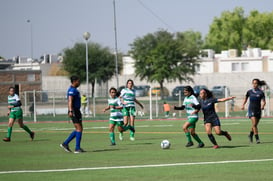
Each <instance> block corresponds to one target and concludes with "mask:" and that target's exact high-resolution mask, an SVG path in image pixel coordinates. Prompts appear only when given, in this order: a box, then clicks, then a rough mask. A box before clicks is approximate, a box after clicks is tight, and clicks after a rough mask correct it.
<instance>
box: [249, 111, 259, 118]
mask: <svg viewBox="0 0 273 181" xmlns="http://www.w3.org/2000/svg"><path fill="white" fill-rule="evenodd" d="M247 114H248V117H249V118H251V117H255V118H258V119H260V118H261V116H262V111H261V110H248V112H247Z"/></svg>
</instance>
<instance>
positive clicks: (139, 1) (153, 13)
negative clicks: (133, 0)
mask: <svg viewBox="0 0 273 181" xmlns="http://www.w3.org/2000/svg"><path fill="white" fill-rule="evenodd" d="M137 1H138V3H139V4H140V5H141V6H142V7H143V8H145V9H146V10H147V11H148V12H149V13H151V14H152V15H153V16H154V17H155V18H156V19H157V20H159V21H160V22H161V23H163V24H164V25H165V26H167V27H168V28H169V29H171V30H172V31H173V32H175V30H174V28H173V27H172V26H170V25H169V24H168V23H166V22H165V21H164V20H163V19H162V18H161V17H160V16H158V15H157V14H156V13H155V12H154V11H153V10H152V9H151V8H149V7H148V6H146V5H145V4H144V3H143V2H142V1H141V0H137Z"/></svg>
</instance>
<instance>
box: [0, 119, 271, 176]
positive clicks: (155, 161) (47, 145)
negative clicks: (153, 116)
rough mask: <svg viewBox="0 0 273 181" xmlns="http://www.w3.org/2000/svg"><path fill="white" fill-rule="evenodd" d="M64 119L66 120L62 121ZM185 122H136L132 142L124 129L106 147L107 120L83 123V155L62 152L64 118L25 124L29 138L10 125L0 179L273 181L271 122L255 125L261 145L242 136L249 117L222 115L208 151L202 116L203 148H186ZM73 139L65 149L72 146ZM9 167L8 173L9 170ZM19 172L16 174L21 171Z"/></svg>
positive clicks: (1, 130)
mask: <svg viewBox="0 0 273 181" xmlns="http://www.w3.org/2000/svg"><path fill="white" fill-rule="evenodd" d="M64 120H65V119H64ZM184 121H185V120H172V119H170V120H166V119H160V120H153V121H150V120H137V121H136V131H137V132H136V140H135V141H130V140H129V134H128V133H125V135H124V137H125V139H124V140H123V141H119V140H118V134H116V139H117V145H116V146H109V145H110V141H109V138H108V122H107V121H89V122H84V128H85V130H84V134H83V139H82V148H84V149H85V150H86V151H87V152H86V153H82V154H74V153H66V152H64V151H63V149H61V148H60V147H59V144H60V143H61V142H62V141H63V140H64V139H65V138H66V137H67V136H68V134H69V133H70V132H71V130H72V129H73V125H72V124H71V123H68V122H66V121H65V122H61V121H56V122H51V123H49V122H40V123H31V122H27V125H28V126H29V127H30V128H31V129H33V131H35V132H36V137H35V140H34V141H30V139H29V136H28V135H27V134H26V133H25V132H23V131H22V130H21V129H19V127H18V125H17V124H16V125H15V126H14V129H13V130H14V131H13V135H12V141H11V142H10V143H5V142H3V141H0V153H1V156H0V180H9V181H10V180H28V181H30V180H39V181H42V180H58V181H65V180H130V181H134V180H138V181H139V180H155V179H156V180H202V181H206V180H212V179H213V180H248V181H249V180H272V179H273V174H272V168H273V120H272V118H263V119H262V120H261V123H260V125H259V130H260V139H261V142H262V143H261V144H255V143H252V144H250V143H249V141H248V139H247V134H248V132H249V129H250V121H249V120H248V119H247V118H243V119H222V120H221V123H222V129H223V130H227V131H229V133H230V134H231V136H232V141H228V140H227V139H226V138H225V137H223V136H217V135H215V137H216V140H217V142H218V144H219V145H220V146H221V147H220V148H219V149H212V144H211V143H210V141H209V139H208V138H207V135H206V134H205V132H204V127H203V124H202V120H200V121H199V123H198V125H197V133H198V134H199V135H200V137H201V139H202V140H203V141H204V143H205V147H204V148H196V146H197V144H196V142H195V145H194V146H193V147H191V148H186V147H185V146H184V145H185V144H186V138H185V135H184V133H183V132H182V130H181V125H182V124H183V122H184ZM6 128H7V124H6V123H5V124H3V123H1V124H0V135H1V137H4V136H5V135H6ZM163 139H168V140H169V141H170V142H171V144H172V145H171V148H170V149H168V150H162V149H161V148H160V142H161V141H162V140H163ZM74 145H75V141H73V142H71V144H70V147H71V148H74ZM8 171H13V172H8ZM20 171H21V172H20Z"/></svg>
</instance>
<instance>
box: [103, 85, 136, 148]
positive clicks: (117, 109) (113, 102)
mask: <svg viewBox="0 0 273 181" xmlns="http://www.w3.org/2000/svg"><path fill="white" fill-rule="evenodd" d="M109 94H110V98H109V99H108V106H107V107H106V108H104V109H103V112H105V111H107V110H109V109H110V119H109V137H110V141H111V145H112V146H114V145H116V140H115V133H114V130H115V126H116V125H117V126H118V130H119V132H120V133H123V132H124V131H126V130H128V129H130V130H131V131H132V132H134V131H135V130H134V128H133V127H131V126H130V125H128V126H125V125H124V123H123V115H122V111H121V110H122V108H123V106H122V104H121V102H120V99H119V98H118V97H117V89H116V88H114V87H112V88H110V90H109Z"/></svg>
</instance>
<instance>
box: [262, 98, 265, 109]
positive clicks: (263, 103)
mask: <svg viewBox="0 0 273 181" xmlns="http://www.w3.org/2000/svg"><path fill="white" fill-rule="evenodd" d="M265 104H266V101H265V99H262V100H261V110H264V107H265Z"/></svg>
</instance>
